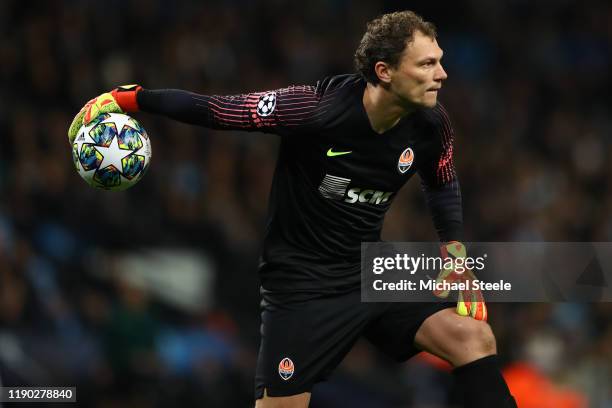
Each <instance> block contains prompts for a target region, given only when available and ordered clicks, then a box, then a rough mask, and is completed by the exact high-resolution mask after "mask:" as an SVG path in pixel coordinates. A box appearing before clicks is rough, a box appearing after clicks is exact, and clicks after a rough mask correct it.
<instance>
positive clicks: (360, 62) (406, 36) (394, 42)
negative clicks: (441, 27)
mask: <svg viewBox="0 0 612 408" xmlns="http://www.w3.org/2000/svg"><path fill="white" fill-rule="evenodd" d="M415 31H420V32H422V33H423V34H425V35H426V36H428V37H431V38H434V39H435V38H436V36H437V33H436V26H435V25H434V24H433V23H430V22H428V21H425V20H423V18H422V17H421V16H419V15H418V14H416V13H414V12H412V11H408V10H407V11H396V12H394V13H389V14H384V15H382V16H380V17H377V18H375V19H374V20H372V21H370V22H369V23H368V25H367V30H366V32H365V34H364V35H363V37H362V38H361V42H360V43H359V47H357V51H355V69H356V70H357V72H358V73H359V74H361V76H362V77H363V79H365V80H366V81H367V82H370V83H372V84H374V85H376V84H378V83H379V82H380V79H379V78H378V76H377V75H376V72H375V71H374V66H375V65H376V63H377V62H378V61H383V62H386V63H388V64H389V65H391V66H392V67H397V64H398V63H399V61H400V58H401V56H402V52H403V51H404V48H406V45H407V44H410V43H411V42H412V41H413V40H414V33H415Z"/></svg>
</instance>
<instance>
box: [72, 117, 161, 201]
mask: <svg viewBox="0 0 612 408" xmlns="http://www.w3.org/2000/svg"><path fill="white" fill-rule="evenodd" d="M72 159H73V161H74V166H75V167H76V170H77V172H78V173H79V176H81V177H82V178H83V180H85V181H86V182H87V183H88V184H89V185H90V186H92V187H96V188H100V189H104V190H113V191H120V190H125V189H127V188H129V187H132V186H133V185H135V184H136V183H137V182H138V180H140V179H141V178H142V176H144V174H145V172H146V171H147V168H148V167H149V164H150V163H151V141H150V140H149V136H148V135H147V132H146V131H145V130H144V128H143V127H142V126H140V124H139V123H138V122H137V121H136V120H135V119H134V118H132V117H130V116H128V115H124V114H120V113H104V114H101V115H100V116H98V117H97V118H95V119H94V120H92V121H91V122H90V123H89V124H88V125H84V126H81V128H80V129H79V132H78V133H77V136H76V138H75V139H74V142H73V144H72Z"/></svg>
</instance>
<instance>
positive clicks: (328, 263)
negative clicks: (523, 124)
mask: <svg viewBox="0 0 612 408" xmlns="http://www.w3.org/2000/svg"><path fill="white" fill-rule="evenodd" d="M365 87H366V84H365V82H364V81H363V80H362V79H361V78H360V77H359V76H357V75H339V76H335V77H330V78H326V79H324V80H321V81H319V82H317V84H316V85H313V86H308V85H304V86H290V87H287V88H282V89H276V90H271V91H264V92H252V93H247V94H241V95H230V96H219V95H199V94H195V93H191V92H186V91H180V90H143V91H141V92H139V93H138V104H139V106H140V108H141V110H143V111H146V112H151V113H155V114H161V115H166V116H168V117H171V118H173V119H177V120H180V121H184V122H187V123H193V124H198V125H202V126H206V127H211V128H217V129H228V130H243V131H262V132H268V133H273V134H277V135H280V136H281V145H280V149H279V156H278V160H277V163H276V170H275V173H274V178H273V181H272V189H271V193H270V199H269V212H268V222H267V228H266V232H265V238H264V244H263V253H262V257H261V263H260V268H259V274H260V277H261V282H262V288H263V292H264V293H275V294H278V293H292V294H293V295H294V296H298V297H301V298H304V299H305V298H309V297H316V296H319V295H321V294H335V293H346V292H348V291H351V290H354V289H357V288H359V287H360V280H361V279H360V267H361V243H362V242H376V241H380V240H381V230H382V227H383V222H384V217H385V214H386V212H387V210H388V209H389V207H390V206H391V204H392V202H393V200H394V199H395V196H396V194H397V192H398V191H399V190H400V188H401V187H402V186H403V185H404V184H405V183H406V182H408V180H410V179H411V178H412V176H413V175H415V174H416V173H417V172H418V174H419V176H420V178H421V180H422V182H423V183H424V185H425V186H426V187H427V189H426V194H427V200H428V203H429V204H430V208H431V209H432V216H433V220H434V224H435V227H436V229H437V230H438V232H439V233H440V235H441V237H440V238H441V239H442V240H459V239H460V237H461V236H462V232H461V216H460V214H461V200H460V195H459V189H458V182H457V177H456V175H455V169H454V165H453V139H454V136H453V129H452V126H451V123H450V120H449V118H448V114H447V113H446V111H445V110H444V107H443V106H442V105H441V104H438V105H437V106H436V107H434V108H432V109H420V110H416V111H415V112H412V113H411V114H409V115H406V116H404V117H403V118H401V120H400V121H399V122H398V123H397V124H396V125H395V126H394V127H393V128H391V129H389V130H388V131H386V132H384V133H383V134H378V133H376V132H375V131H374V130H373V129H372V127H371V125H370V122H369V119H368V116H367V113H366V111H365V108H364V105H363V95H364V90H365ZM406 228H409V225H407V226H406Z"/></svg>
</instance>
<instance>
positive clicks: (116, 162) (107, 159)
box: [96, 137, 132, 172]
mask: <svg viewBox="0 0 612 408" xmlns="http://www.w3.org/2000/svg"><path fill="white" fill-rule="evenodd" d="M96 150H98V151H99V152H100V154H102V156H103V159H102V163H100V166H99V167H98V168H99V169H104V168H106V167H108V166H114V167H115V168H116V169H117V170H119V171H121V172H123V165H122V164H121V160H123V158H124V157H127V156H129V155H130V154H132V151H131V150H124V149H121V148H120V147H119V142H118V141H117V137H113V140H111V144H110V146H108V147H102V146H96Z"/></svg>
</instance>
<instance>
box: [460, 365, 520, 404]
mask: <svg viewBox="0 0 612 408" xmlns="http://www.w3.org/2000/svg"><path fill="white" fill-rule="evenodd" d="M453 374H454V376H455V379H456V381H457V384H458V386H459V388H460V389H461V390H462V392H463V395H464V406H465V407H469V408H492V407H495V408H517V405H516V401H515V400H514V398H513V397H512V395H511V394H510V390H509V389H508V385H507V384H506V381H505V380H504V377H503V376H502V374H501V370H500V368H499V363H498V361H497V356H496V355H492V356H487V357H483V358H481V359H479V360H476V361H473V362H471V363H468V364H466V365H464V366H461V367H458V368H456V369H455V370H454V371H453Z"/></svg>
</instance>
